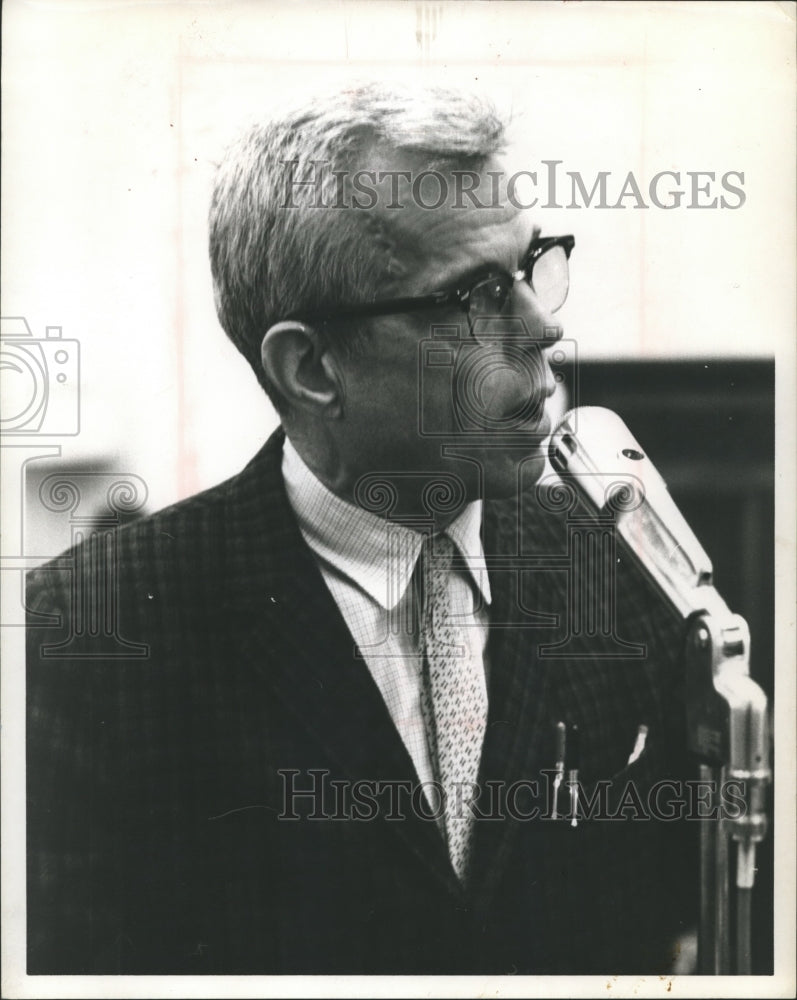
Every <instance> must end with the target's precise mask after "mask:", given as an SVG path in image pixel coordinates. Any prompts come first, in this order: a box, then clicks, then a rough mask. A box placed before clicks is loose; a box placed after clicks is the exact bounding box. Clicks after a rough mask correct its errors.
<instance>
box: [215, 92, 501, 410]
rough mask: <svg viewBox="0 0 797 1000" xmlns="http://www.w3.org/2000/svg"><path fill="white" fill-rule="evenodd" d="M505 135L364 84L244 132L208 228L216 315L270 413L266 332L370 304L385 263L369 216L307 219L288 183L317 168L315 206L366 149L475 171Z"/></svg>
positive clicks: (445, 106) (420, 96)
mask: <svg viewBox="0 0 797 1000" xmlns="http://www.w3.org/2000/svg"><path fill="white" fill-rule="evenodd" d="M505 131H506V123H505V121H504V120H503V119H502V118H500V117H499V115H498V113H497V112H496V110H495V108H494V107H493V105H492V104H491V103H489V102H487V101H485V100H484V99H482V98H480V97H476V96H475V95H472V94H463V93H461V92H458V91H453V90H448V89H444V88H440V87H428V88H415V87H392V86H391V87H387V86H384V85H382V84H374V83H369V84H365V85H360V86H357V87H354V88H350V89H346V90H343V91H340V92H336V93H331V94H323V95H321V96H319V97H318V98H317V99H316V100H314V101H313V102H312V104H309V105H307V106H304V107H300V108H298V109H296V110H294V111H293V112H291V113H289V114H286V115H283V116H282V117H280V118H279V119H277V120H274V121H271V122H269V123H267V124H260V125H256V126H254V127H253V128H251V129H249V131H247V132H246V133H245V134H244V135H243V136H242V137H241V138H240V139H239V140H238V141H237V142H235V143H234V144H233V145H232V146H231V147H230V148H229V150H228V151H227V154H226V156H225V158H224V160H223V162H222V163H221V165H220V166H219V169H218V172H217V175H216V182H215V186H214V190H213V198H212V202H211V208H210V220H209V221H210V262H211V270H212V273H213V284H214V294H215V301H216V311H217V313H218V316H219V320H220V322H221V325H222V327H223V328H224V330H225V331H226V333H227V335H228V336H229V337H230V339H231V340H232V342H233V343H234V344H235V346H236V347H237V348H238V350H239V351H241V353H242V354H243V355H244V357H245V358H246V359H247V361H248V362H249V364H250V365H251V366H252V368H253V369H254V371H255V374H256V375H257V378H258V380H259V382H260V384H261V385H262V386H263V388H264V389H265V390H266V392H267V393H268V394H269V396H270V397H271V399H272V401H274V402H275V404H276V405H277V408H278V409H279V408H280V406H279V403H280V400H279V399H278V396H277V394H276V393H275V392H274V388H273V387H272V386H270V385H269V383H268V379H267V378H266V375H265V373H264V371H263V368H262V364H261V360H260V345H261V341H262V339H263V336H264V335H265V333H266V331H267V330H268V329H269V327H271V326H272V325H273V324H274V323H276V322H279V321H280V320H283V319H285V318H286V317H288V316H289V315H291V314H295V313H299V312H300V311H302V310H304V311H307V312H310V311H315V310H319V309H329V310H330V311H331V310H333V309H335V308H339V307H340V306H342V305H344V304H352V303H359V302H368V301H371V300H373V299H375V298H377V297H378V295H379V292H380V288H381V287H382V286H383V285H384V282H385V281H386V279H387V278H388V276H389V264H390V254H391V247H390V239H389V234H386V233H385V231H384V228H383V226H382V225H381V224H380V223H379V222H378V221H377V220H376V218H375V216H376V213H374V212H369V211H356V210H347V209H343V210H330V211H318V210H317V207H316V208H314V206H313V204H312V203H310V200H309V198H308V197H302V198H300V199H299V203H298V204H296V202H295V200H294V198H295V192H296V189H297V184H296V181H297V180H298V179H302V178H308V177H312V176H313V172H314V170H315V169H316V168H317V165H318V163H319V162H323V163H324V165H325V170H324V175H323V194H322V200H323V202H324V203H325V204H328V203H331V202H334V200H335V193H334V191H333V190H332V189H334V188H335V185H336V181H335V178H334V172H335V171H339V172H341V171H346V172H352V171H355V170H357V169H359V168H361V167H362V166H363V165H364V159H365V156H366V154H367V152H368V151H369V150H374V149H376V150H377V151H388V152H389V151H391V150H400V151H409V152H412V153H414V154H419V155H420V156H421V157H422V158H423V159H424V160H425V161H426V163H427V166H426V169H429V170H432V169H434V170H446V169H448V170H453V169H465V168H469V169H478V168H479V166H480V165H481V164H483V163H484V161H485V160H486V159H487V158H488V157H490V156H492V155H494V154H495V153H497V152H499V151H501V150H502V149H503V144H504V136H505ZM302 190H303V191H304V190H305V189H302ZM287 205H293V206H294V207H286V206H287ZM375 230H376V231H375ZM367 326H368V324H367V323H363V324H359V325H358V326H356V327H355V326H349V327H348V328H347V330H346V333H345V337H344V336H342V335H341V336H339V338H338V340H337V346H338V347H340V348H341V349H342V350H343V351H344V352H345V351H348V352H351V351H353V350H356V345H357V344H358V343H362V338H363V337H364V336H366V335H367V331H366V328H367ZM332 336H333V334H332V333H330V337H332Z"/></svg>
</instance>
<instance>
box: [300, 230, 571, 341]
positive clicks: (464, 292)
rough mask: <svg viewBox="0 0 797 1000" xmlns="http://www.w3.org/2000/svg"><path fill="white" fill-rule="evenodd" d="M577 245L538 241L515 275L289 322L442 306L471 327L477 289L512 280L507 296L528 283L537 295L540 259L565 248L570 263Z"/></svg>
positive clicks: (485, 276) (567, 240) (498, 272)
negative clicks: (458, 310) (457, 308)
mask: <svg viewBox="0 0 797 1000" xmlns="http://www.w3.org/2000/svg"><path fill="white" fill-rule="evenodd" d="M575 245H576V239H575V237H574V236H572V235H568V236H547V237H545V238H544V239H540V240H535V241H534V242H533V243H532V245H531V246H530V247H529V250H528V252H527V254H526V256H525V258H524V259H523V266H522V267H520V268H519V269H518V270H517V271H515V272H514V273H509V272H508V271H504V270H503V269H502V268H498V269H495V270H491V271H485V272H484V273H482V274H480V275H479V276H478V277H475V278H474V279H473V280H472V281H470V282H469V283H468V284H467V286H465V287H459V288H450V289H443V290H442V291H439V292H429V293H428V294H427V295H417V296H410V297H407V298H398V299H383V300H381V301H378V302H364V303H360V304H359V305H352V306H343V307H342V308H340V309H336V310H334V311H331V310H326V309H317V310H313V311H311V312H303V311H301V310H300V311H299V312H296V313H292V314H291V315H290V316H288V317H286V318H287V319H288V320H296V321H298V322H308V323H312V322H314V321H322V322H332V321H334V320H338V319H345V318H351V319H363V318H365V317H369V316H390V315H394V314H395V315H398V314H400V313H407V312H420V311H422V310H424V309H437V308H440V307H441V306H453V305H458V306H460V308H461V309H462V310H463V312H464V313H465V314H466V315H467V317H468V322H469V323H470V296H471V293H472V292H473V289H474V288H475V287H476V286H477V285H481V284H483V283H484V282H486V281H490V280H491V279H493V278H498V277H501V278H507V277H508V278H510V279H512V285H510V287H509V292H508V293H507V296H508V295H509V294H510V293H511V291H512V288H513V287H514V284H515V282H516V281H525V282H526V284H527V285H528V286H529V288H531V290H532V292H534V286H533V285H532V283H531V278H532V274H533V272H534V265H535V264H536V263H537V262H538V261H539V260H540V258H541V257H543V256H544V255H545V254H546V253H548V251H549V250H553V249H554V248H555V247H562V248H563V249H564V251H565V260H566V261H568V262H569V260H570V254H571V253H572V252H573V248H574V247H575ZM568 291H569V276H568ZM566 301H567V292H565V297H564V298H563V299H562V302H561V303H560V304H559V305H558V306H557V307H556V309H553V310H551V311H552V312H557V311H558V310H559V309H561V308H562V306H563V305H564V304H565V302H566Z"/></svg>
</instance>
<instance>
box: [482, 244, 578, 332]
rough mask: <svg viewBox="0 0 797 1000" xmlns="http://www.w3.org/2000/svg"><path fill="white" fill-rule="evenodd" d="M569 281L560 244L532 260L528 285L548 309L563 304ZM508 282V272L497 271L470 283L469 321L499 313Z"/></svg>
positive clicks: (565, 260)
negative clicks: (489, 276)
mask: <svg viewBox="0 0 797 1000" xmlns="http://www.w3.org/2000/svg"><path fill="white" fill-rule="evenodd" d="M569 282H570V278H569V268H568V261H567V253H566V252H565V249H564V247H561V246H553V247H551V248H550V250H546V251H545V253H543V254H541V255H540V256H539V257H538V258H537V260H536V261H535V262H534V269H533V271H532V274H531V281H530V285H531V289H532V291H533V292H534V294H535V295H536V296H537V299H538V300H539V302H540V304H541V305H542V307H543V309H546V310H547V311H548V312H556V310H557V309H561V307H562V306H563V305H564V302H565V299H566V298H567V293H568V290H569ZM512 284H513V282H512V279H511V278H510V277H509V276H508V275H507V276H503V275H497V276H495V277H491V278H487V279H486V280H485V281H480V282H479V283H478V284H476V285H474V286H473V288H471V290H470V295H469V297H468V312H469V314H470V317H471V321H473V320H478V319H481V318H485V319H486V318H488V317H490V316H500V315H501V314H502V313H504V312H505V309H506V306H507V303H508V301H509V293H510V292H511V290H512Z"/></svg>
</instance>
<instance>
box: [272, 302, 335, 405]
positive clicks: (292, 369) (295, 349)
mask: <svg viewBox="0 0 797 1000" xmlns="http://www.w3.org/2000/svg"><path fill="white" fill-rule="evenodd" d="M260 360H261V362H262V364H263V370H264V371H265V373H266V376H267V377H268V379H269V381H270V382H271V383H272V385H273V386H274V387H275V388H276V389H277V391H278V392H279V393H280V394H281V395H282V397H283V398H284V399H285V401H286V402H287V403H288V405H289V406H290V407H295V408H297V409H302V410H305V411H308V412H312V413H314V414H315V415H316V416H323V417H325V418H327V419H329V418H330V417H337V416H340V414H341V412H342V404H343V394H342V391H341V389H342V384H343V381H342V378H341V372H340V369H339V366H338V362H337V360H336V358H335V357H334V355H333V354H332V352H331V351H329V350H328V349H327V348H326V347H325V345H324V344H323V342H322V339H321V337H320V335H319V333H318V331H317V330H316V329H314V328H313V327H311V326H307V325H306V324H305V323H300V322H298V321H297V320H284V321H283V322H281V323H275V324H274V326H272V327H271V328H270V329H269V330H268V332H267V333H266V335H265V337H263V343H262V344H261V345H260Z"/></svg>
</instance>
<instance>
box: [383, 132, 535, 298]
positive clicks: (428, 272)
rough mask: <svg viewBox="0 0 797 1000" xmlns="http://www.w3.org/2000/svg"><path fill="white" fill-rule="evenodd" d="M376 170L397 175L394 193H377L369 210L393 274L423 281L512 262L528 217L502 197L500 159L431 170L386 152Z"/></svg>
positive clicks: (528, 234)
mask: <svg viewBox="0 0 797 1000" xmlns="http://www.w3.org/2000/svg"><path fill="white" fill-rule="evenodd" d="M388 164H390V165H388ZM381 170H382V171H384V172H387V171H393V172H394V174H395V178H396V180H395V193H396V197H395V198H393V199H392V200H386V199H385V197H384V196H383V197H381V198H380V201H379V204H378V206H377V207H376V209H375V211H376V212H377V213H378V217H379V228H380V230H381V231H382V234H383V236H384V237H385V238H386V239H387V241H388V242H389V243H391V244H392V245H393V250H394V254H395V257H396V261H395V264H397V265H398V266H395V265H394V267H393V268H392V272H393V276H394V277H395V278H397V279H400V278H404V279H414V280H412V284H413V286H415V285H417V286H418V287H422V286H426V287H428V286H429V285H430V282H437V283H438V284H439V283H440V282H443V283H446V282H448V281H451V280H453V279H455V278H456V277H458V276H460V275H462V274H464V273H465V272H466V271H469V270H472V269H477V268H479V267H480V266H482V265H485V266H487V265H491V264H495V265H498V266H500V267H503V268H504V269H506V270H514V269H515V268H517V267H518V266H519V258H520V256H521V255H522V254H523V253H524V252H525V250H526V248H527V247H528V245H529V243H530V241H531V238H532V233H533V230H534V219H533V217H532V215H531V213H530V212H528V211H524V210H521V209H519V208H517V207H516V206H515V205H513V204H512V203H511V201H510V200H509V199H508V198H507V182H508V179H509V175H508V174H507V171H506V169H505V168H504V165H503V164H502V162H501V161H500V160H499V159H497V158H491V159H489V160H487V161H486V162H485V163H483V164H481V165H480V168H479V169H478V170H476V169H466V168H463V169H453V170H452V169H451V168H434V167H432V168H430V167H429V166H428V164H426V163H424V162H422V160H421V159H420V157H418V156H416V155H414V154H408V153H406V152H401V151H397V152H396V153H395V156H394V157H388V156H387V155H386V154H385V156H384V160H383V161H382V166H381ZM399 172H401V173H400V174H399ZM421 267H423V269H424V270H423V273H422V274H419V273H418V272H419V270H420V268H421Z"/></svg>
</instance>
